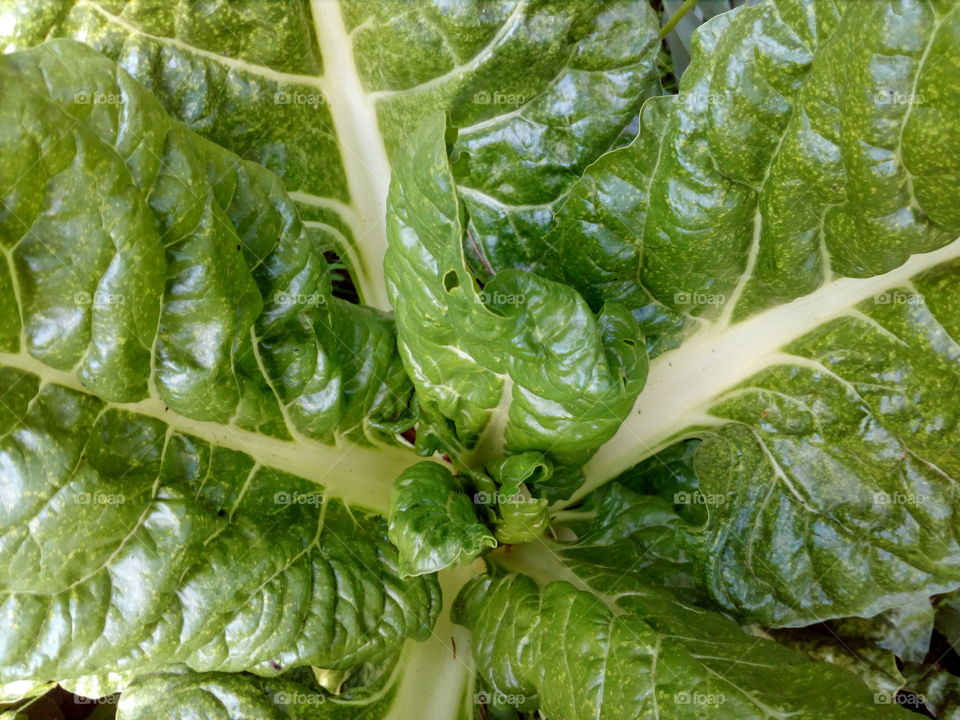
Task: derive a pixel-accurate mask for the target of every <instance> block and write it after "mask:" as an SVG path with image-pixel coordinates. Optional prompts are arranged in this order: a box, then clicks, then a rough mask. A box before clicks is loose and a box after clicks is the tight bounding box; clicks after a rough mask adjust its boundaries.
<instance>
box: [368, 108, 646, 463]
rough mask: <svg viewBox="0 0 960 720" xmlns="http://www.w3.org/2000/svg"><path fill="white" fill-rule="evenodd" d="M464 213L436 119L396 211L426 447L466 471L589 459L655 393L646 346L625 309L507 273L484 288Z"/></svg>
mask: <svg viewBox="0 0 960 720" xmlns="http://www.w3.org/2000/svg"><path fill="white" fill-rule="evenodd" d="M461 211H462V208H461V207H460V205H459V203H458V200H457V195H456V193H455V191H454V181H453V177H452V175H451V172H450V166H449V163H448V159H447V152H446V146H445V144H444V126H443V121H442V118H439V117H438V118H436V119H435V120H433V121H431V122H429V123H427V124H425V125H424V126H423V127H422V128H421V129H420V130H419V131H418V132H417V133H416V135H415V137H414V138H412V140H411V142H410V147H409V151H408V152H405V153H403V154H402V155H401V156H400V158H399V160H398V163H397V167H396V172H395V178H394V183H393V186H392V190H391V196H390V211H389V215H388V225H389V228H388V229H389V235H390V248H389V251H388V253H387V258H386V273H387V282H388V287H389V291H390V297H391V299H392V302H393V305H394V307H395V309H396V316H397V330H398V336H399V343H400V350H401V353H402V355H403V358H404V362H405V364H406V367H407V371H408V373H409V374H410V375H411V377H412V378H413V381H414V385H415V387H416V390H417V396H418V400H419V404H420V408H421V410H422V414H423V418H424V420H426V421H427V423H429V424H425V425H424V426H422V427H421V428H420V430H419V431H418V438H417V439H418V442H419V443H421V444H422V445H423V446H425V447H436V446H440V447H443V448H445V449H446V450H448V451H449V452H450V453H451V454H452V455H454V456H455V457H456V459H457V460H459V461H460V462H463V463H465V464H467V465H468V466H479V465H482V464H483V463H484V462H486V461H490V460H492V459H495V458H496V457H498V456H500V455H501V454H503V452H504V451H509V452H526V451H549V452H550V454H551V455H552V456H553V457H557V458H561V459H562V460H564V461H566V462H577V461H579V462H582V461H583V460H584V459H585V458H586V457H587V456H588V455H589V453H590V451H592V449H593V448H595V447H596V446H597V445H599V444H600V443H601V442H603V441H604V440H605V439H607V438H608V437H610V435H611V434H612V433H613V432H614V431H615V430H616V428H617V426H618V425H619V424H620V422H621V421H622V420H623V418H624V416H625V415H626V413H627V412H628V411H629V408H630V407H631V405H632V403H633V399H634V397H635V396H636V393H637V392H638V391H639V390H640V388H641V387H642V385H643V379H644V375H645V373H646V353H645V352H644V348H643V343H642V338H641V337H640V336H639V334H638V333H637V330H636V327H635V325H634V323H633V321H632V319H631V318H630V316H629V315H628V314H627V313H626V312H625V311H624V310H623V308H621V307H619V306H617V305H613V304H610V305H606V306H604V308H603V309H602V310H601V311H600V312H599V313H594V312H592V311H591V310H590V308H589V307H587V305H586V303H585V302H584V301H583V300H582V298H581V297H580V296H579V295H578V294H577V293H576V292H575V291H573V290H572V289H571V288H570V287H569V286H566V285H563V284H560V283H556V282H551V281H548V280H544V279H542V278H540V277H538V276H536V275H533V274H531V273H526V272H522V271H517V270H505V271H503V272H501V273H498V274H497V275H496V276H495V277H493V278H492V279H491V280H490V281H489V282H487V283H486V284H485V285H484V286H483V288H482V290H481V288H480V287H479V286H478V284H477V282H476V280H475V278H474V276H473V274H472V273H471V271H470V268H469V267H468V264H467V261H466V259H465V256H464V252H463V249H462V246H461V239H462V236H463V223H462V219H461Z"/></svg>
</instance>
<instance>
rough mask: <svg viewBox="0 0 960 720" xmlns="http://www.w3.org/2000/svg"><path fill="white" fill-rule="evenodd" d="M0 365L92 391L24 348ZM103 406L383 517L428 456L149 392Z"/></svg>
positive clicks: (2, 357) (44, 380)
mask: <svg viewBox="0 0 960 720" xmlns="http://www.w3.org/2000/svg"><path fill="white" fill-rule="evenodd" d="M0 367H11V368H15V369H17V370H21V371H24V372H29V373H32V374H34V375H36V376H37V377H38V378H40V381H41V383H43V384H49V385H58V386H61V387H65V388H67V389H69V390H73V391H76V392H82V393H85V394H87V395H94V393H91V392H90V391H89V390H88V389H87V388H85V387H83V385H82V384H81V383H80V381H79V380H78V379H77V377H76V376H75V375H73V374H72V373H69V372H65V371H62V370H56V369H55V368H52V367H50V366H49V365H46V364H44V363H42V362H41V361H39V360H37V359H36V358H34V357H32V356H30V355H28V354H27V353H24V352H21V353H0ZM105 409H118V410H124V411H127V412H130V413H134V414H136V415H141V416H144V417H150V418H155V419H158V420H161V421H163V422H164V423H166V424H167V425H168V426H169V428H170V429H171V431H174V432H179V433H183V434H185V435H191V436H193V437H197V438H200V439H201V440H204V441H206V442H208V443H210V444H211V445H216V446H218V447H222V448H226V449H229V450H234V451H236V452H241V453H244V454H245V455H248V456H249V457H251V458H252V459H253V460H254V461H255V462H256V463H258V464H259V465H261V466H264V467H271V468H276V469H278V470H282V471H283V472H287V473H290V474H292V475H296V476H297V477H301V478H304V479H306V480H310V481H311V482H315V483H317V484H318V485H321V486H323V488H324V490H325V493H326V494H327V495H329V496H331V497H337V498H340V499H341V500H343V502H345V503H347V504H348V505H351V506H354V507H357V508H363V509H366V510H371V511H373V512H376V513H379V514H381V515H386V514H387V512H388V511H389V509H390V488H391V486H392V484H393V480H394V478H396V477H397V476H398V475H399V474H400V473H401V472H403V471H404V470H405V469H407V468H408V467H410V466H412V465H415V464H416V463H418V462H422V461H423V460H425V459H428V458H422V457H419V456H417V455H416V454H415V453H414V452H413V451H412V450H410V449H406V448H403V447H390V446H379V447H372V446H368V445H361V444H359V443H356V442H351V441H346V440H341V442H340V443H339V444H338V445H324V444H323V443H321V442H317V441H316V440H311V439H309V438H305V437H300V438H297V439H294V440H281V439H279V438H275V437H270V436H268V435H262V434H260V433H256V432H252V431H250V430H245V429H243V428H240V427H237V426H234V425H224V424H221V423H216V422H210V421H205V420H194V419H191V418H188V417H185V416H183V415H179V414H177V413H175V412H174V411H172V410H170V409H168V408H167V406H166V405H165V404H164V402H163V401H162V400H161V399H160V398H158V397H156V396H154V395H150V396H148V397H146V398H144V399H142V400H140V401H138V402H133V403H113V402H105Z"/></svg>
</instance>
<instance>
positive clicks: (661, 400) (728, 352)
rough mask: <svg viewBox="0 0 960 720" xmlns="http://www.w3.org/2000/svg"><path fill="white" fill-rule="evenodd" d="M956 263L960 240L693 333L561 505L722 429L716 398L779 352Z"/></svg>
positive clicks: (657, 365) (653, 374)
mask: <svg viewBox="0 0 960 720" xmlns="http://www.w3.org/2000/svg"><path fill="white" fill-rule="evenodd" d="M958 258H960V239H957V240H954V241H953V242H951V243H950V244H948V245H945V246H944V247H942V248H940V249H939V250H934V251H933V252H928V253H919V254H916V255H912V256H911V257H910V258H909V259H908V260H907V261H906V262H905V263H903V264H902V265H900V266H899V267H897V268H895V269H894V270H891V271H890V272H887V273H884V274H882V275H875V276H873V277H870V278H840V279H836V280H833V281H832V282H829V283H825V284H824V285H822V286H821V287H820V288H819V289H818V290H816V291H814V292H812V293H810V294H808V295H804V296H803V297H800V298H797V299H795V300H793V301H791V302H789V303H785V304H782V305H778V306H776V307H773V308H770V309H769V310H764V311H762V312H760V313H757V314H756V315H753V316H751V317H749V318H747V319H746V320H743V321H741V322H738V323H734V324H732V325H725V324H722V323H717V324H714V325H711V326H708V327H706V328H704V329H703V330H701V331H698V332H697V333H696V334H694V335H693V336H691V337H690V338H689V339H688V340H687V341H686V342H685V343H683V344H682V345H681V346H680V347H679V348H677V349H675V350H671V351H668V352H665V353H663V354H662V355H660V356H658V357H657V358H656V359H655V360H654V361H653V362H652V363H651V364H650V373H649V376H648V379H647V383H646V385H645V386H644V389H643V391H642V392H641V393H640V395H639V396H638V398H637V401H636V403H635V404H634V407H633V410H632V411H631V413H630V415H629V416H628V417H627V419H626V420H625V421H624V422H623V424H622V425H621V426H620V429H619V430H618V431H617V433H616V435H614V437H613V438H611V439H610V440H609V441H607V442H606V443H605V444H604V445H603V446H601V448H600V449H599V450H598V451H597V453H596V455H594V457H593V458H592V459H591V460H590V461H589V462H588V463H587V464H586V465H585V466H584V475H585V477H586V481H585V482H584V483H583V485H581V487H580V488H579V489H578V490H577V491H576V492H575V493H574V494H573V495H572V496H571V497H570V499H569V500H567V501H565V502H563V503H562V504H561V506H560V507H568V506H570V505H573V504H575V503H577V502H579V501H580V500H581V499H582V498H583V497H584V496H585V495H587V494H588V493H589V492H591V491H592V490H595V489H596V488H597V487H599V486H600V485H602V484H604V483H605V482H607V481H608V480H610V479H611V478H613V477H616V476H617V475H619V474H620V473H621V472H623V471H625V470H628V469H629V468H631V467H633V466H634V465H636V464H637V463H639V462H641V461H643V460H644V459H646V458H648V457H650V456H652V455H654V454H655V453H657V452H659V451H660V450H662V449H663V448H665V447H667V446H668V445H670V444H672V443H674V442H676V441H677V440H679V439H681V438H682V437H684V436H685V435H687V434H690V433H691V432H692V431H695V430H696V429H697V428H701V429H702V428H703V427H705V426H709V425H716V424H721V423H723V422H724V421H723V420H722V419H721V418H717V417H713V416H711V415H709V409H710V407H711V406H712V405H714V404H715V403H716V402H717V400H718V398H720V397H721V396H722V395H723V394H724V393H726V392H728V391H729V390H731V389H732V388H734V387H736V386H737V385H739V384H740V383H742V382H744V381H746V380H748V379H749V378H751V377H753V376H755V375H756V374H757V373H759V372H760V371H761V370H764V369H766V368H768V367H773V366H774V365H778V364H782V359H783V354H782V352H781V351H782V349H783V348H784V347H786V346H787V345H789V344H790V343H792V342H793V341H795V340H798V339H799V338H801V337H803V336H804V335H806V334H807V333H809V332H812V331H813V330H815V329H816V328H817V327H820V326H821V325H823V324H825V323H827V322H829V321H831V320H836V319H838V318H841V317H844V316H849V315H852V314H854V313H855V312H856V311H855V309H854V308H855V306H856V305H858V304H860V303H862V302H863V301H865V300H868V299H870V298H871V297H875V296H876V295H878V294H879V293H882V292H885V291H887V290H890V289H891V288H896V287H903V286H904V285H907V284H909V282H910V280H911V278H913V277H915V276H916V275H918V274H920V273H922V272H924V271H926V270H929V269H931V268H933V267H936V266H937V265H941V264H943V263H946V262H949V261H951V260H956V259H958Z"/></svg>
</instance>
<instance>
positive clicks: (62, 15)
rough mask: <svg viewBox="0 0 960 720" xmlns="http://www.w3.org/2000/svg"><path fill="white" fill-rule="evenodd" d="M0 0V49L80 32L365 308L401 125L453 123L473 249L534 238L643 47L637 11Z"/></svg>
mask: <svg viewBox="0 0 960 720" xmlns="http://www.w3.org/2000/svg"><path fill="white" fill-rule="evenodd" d="M5 6H6V7H7V10H5V15H4V18H5V22H4V24H3V26H2V28H0V43H3V45H4V46H7V47H9V48H11V49H16V48H23V47H26V46H29V45H33V44H36V43H39V42H42V41H43V40H44V39H46V38H48V37H61V36H66V37H73V38H76V39H78V40H82V41H83V42H86V43H88V44H90V45H91V46H92V47H94V48H96V49H97V50H99V51H101V52H103V53H104V54H106V55H108V56H109V57H111V58H113V59H115V60H116V61H117V62H118V64H119V65H120V66H121V67H123V68H124V69H125V70H126V71H127V72H129V73H130V74H131V75H132V76H133V77H134V78H136V79H137V80H139V81H140V82H141V83H142V84H144V85H145V86H147V87H148V88H150V89H151V90H153V92H154V93H155V94H156V95H157V97H158V98H160V100H161V102H162V103H163V104H164V106H165V107H166V108H167V110H168V111H169V112H170V113H171V114H172V115H174V116H175V117H177V118H179V119H180V120H182V121H183V122H185V123H186V124H187V125H188V126H189V127H190V128H191V129H192V130H194V131H196V132H199V133H201V134H203V135H204V136H206V137H208V138H210V139H211V140H213V141H215V142H217V143H218V144H220V145H222V146H224V147H227V148H228V149H230V150H233V151H234V152H236V153H237V154H239V155H241V156H242V157H244V158H247V159H250V160H253V161H255V162H257V163H259V164H262V165H264V166H266V167H267V168H269V169H271V170H273V171H274V172H276V173H278V174H279V175H280V176H281V177H282V178H283V181H284V183H285V185H286V188H287V189H288V190H289V191H291V192H292V193H293V196H294V198H295V199H296V201H297V202H298V203H299V204H300V206H301V209H302V211H303V215H304V218H305V220H306V223H307V225H308V227H309V231H310V233H311V234H312V235H313V236H314V238H315V240H316V242H318V244H322V245H325V246H331V245H336V246H337V248H338V250H339V252H340V254H341V257H342V258H343V259H344V260H345V261H346V262H347V264H348V265H349V267H350V269H351V270H352V275H353V278H354V280H355V282H356V283H357V286H358V288H359V290H360V293H361V297H362V298H363V300H364V301H365V302H366V303H367V304H368V305H371V306H374V307H377V308H380V309H386V308H387V307H388V304H387V297H386V291H385V286H384V282H383V275H382V272H381V265H382V261H383V254H384V251H385V249H386V234H385V231H384V209H385V206H386V197H387V189H388V186H389V183H390V175H391V167H392V165H393V162H394V157H395V155H396V153H397V152H399V151H401V150H402V148H403V147H404V146H405V145H406V143H407V139H408V134H409V131H410V129H411V128H413V127H416V126H417V125H418V124H419V123H420V122H421V121H422V120H423V119H424V118H426V117H428V116H432V115H433V114H435V113H438V112H444V111H446V112H450V113H451V114H452V117H453V121H454V123H455V124H457V125H458V126H460V127H462V128H464V130H463V134H462V137H461V143H460V144H461V147H462V149H463V151H464V154H465V156H466V155H469V157H470V161H469V162H468V163H465V164H464V165H463V167H462V169H461V172H460V185H461V186H462V189H463V192H464V197H465V198H466V199H465V202H468V203H469V204H470V206H471V207H472V209H473V211H474V212H473V215H474V220H473V228H474V233H475V237H476V238H477V239H478V242H480V243H481V244H485V245H486V246H487V247H491V248H494V247H499V246H498V245H496V244H495V243H494V242H493V241H494V239H495V238H496V236H497V235H498V234H500V233H501V232H502V231H503V230H504V229H505V228H507V229H509V228H510V227H511V226H513V225H526V226H529V230H528V231H527V237H529V238H531V239H536V238H538V237H539V234H540V232H541V229H542V228H543V227H544V226H545V224H548V223H549V217H550V215H551V212H552V206H553V203H555V202H556V200H557V198H558V197H559V196H561V195H562V194H563V192H564V191H565V190H566V188H567V187H569V185H570V183H571V182H573V181H574V180H575V179H576V177H577V176H578V175H579V172H581V171H582V170H583V168H584V167H586V166H587V165H588V164H589V163H590V162H592V161H593V160H594V159H596V158H597V157H598V156H599V155H601V154H602V153H604V152H606V151H607V150H609V149H610V147H611V146H612V145H613V143H614V142H615V140H616V138H617V136H618V135H619V134H620V132H621V130H623V128H624V127H625V126H626V125H627V124H628V123H629V122H630V120H631V119H632V117H633V116H634V115H635V114H636V112H637V110H638V109H639V107H640V103H641V102H642V101H643V99H644V97H645V95H646V91H647V89H648V87H649V85H650V82H651V79H652V74H653V64H654V58H655V56H656V50H657V47H658V42H657V18H656V14H655V13H654V12H653V11H652V10H651V8H650V7H649V5H648V4H647V3H645V2H625V1H619V2H611V3H604V4H596V3H587V2H546V1H544V0H534V1H530V2H528V1H526V0H524V1H520V2H503V3H501V2H494V3H488V2H484V3H447V2H440V1H438V0H431V1H420V2H411V3H404V4H403V5H402V6H397V5H395V4H392V3H376V2H360V1H356V0H344V1H343V2H327V1H326V0H317V1H315V2H312V3H308V2H301V1H299V0H291V1H290V2H244V3H239V4H238V3H213V4H210V3H206V4H201V5H194V4H190V3H185V4H174V5H171V4H170V3H169V2H167V1H166V0H138V2H135V3H128V4H124V3H115V2H74V1H73V0H70V1H67V2H47V1H44V2H35V1H34V0H8V2H7V3H6V5H5ZM517 68H523V72H522V73H521V72H517V71H516V69H517ZM480 252H481V256H479V257H478V260H477V262H478V263H479V264H480V265H482V264H483V262H485V260H483V258H482V252H483V251H482V250H481V251H480ZM517 252H518V253H519V254H522V250H518V251H517Z"/></svg>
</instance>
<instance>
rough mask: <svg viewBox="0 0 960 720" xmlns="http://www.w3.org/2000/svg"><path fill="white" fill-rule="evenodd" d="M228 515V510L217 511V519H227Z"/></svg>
mask: <svg viewBox="0 0 960 720" xmlns="http://www.w3.org/2000/svg"><path fill="white" fill-rule="evenodd" d="M226 515H227V511H226V510H217V517H226Z"/></svg>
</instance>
